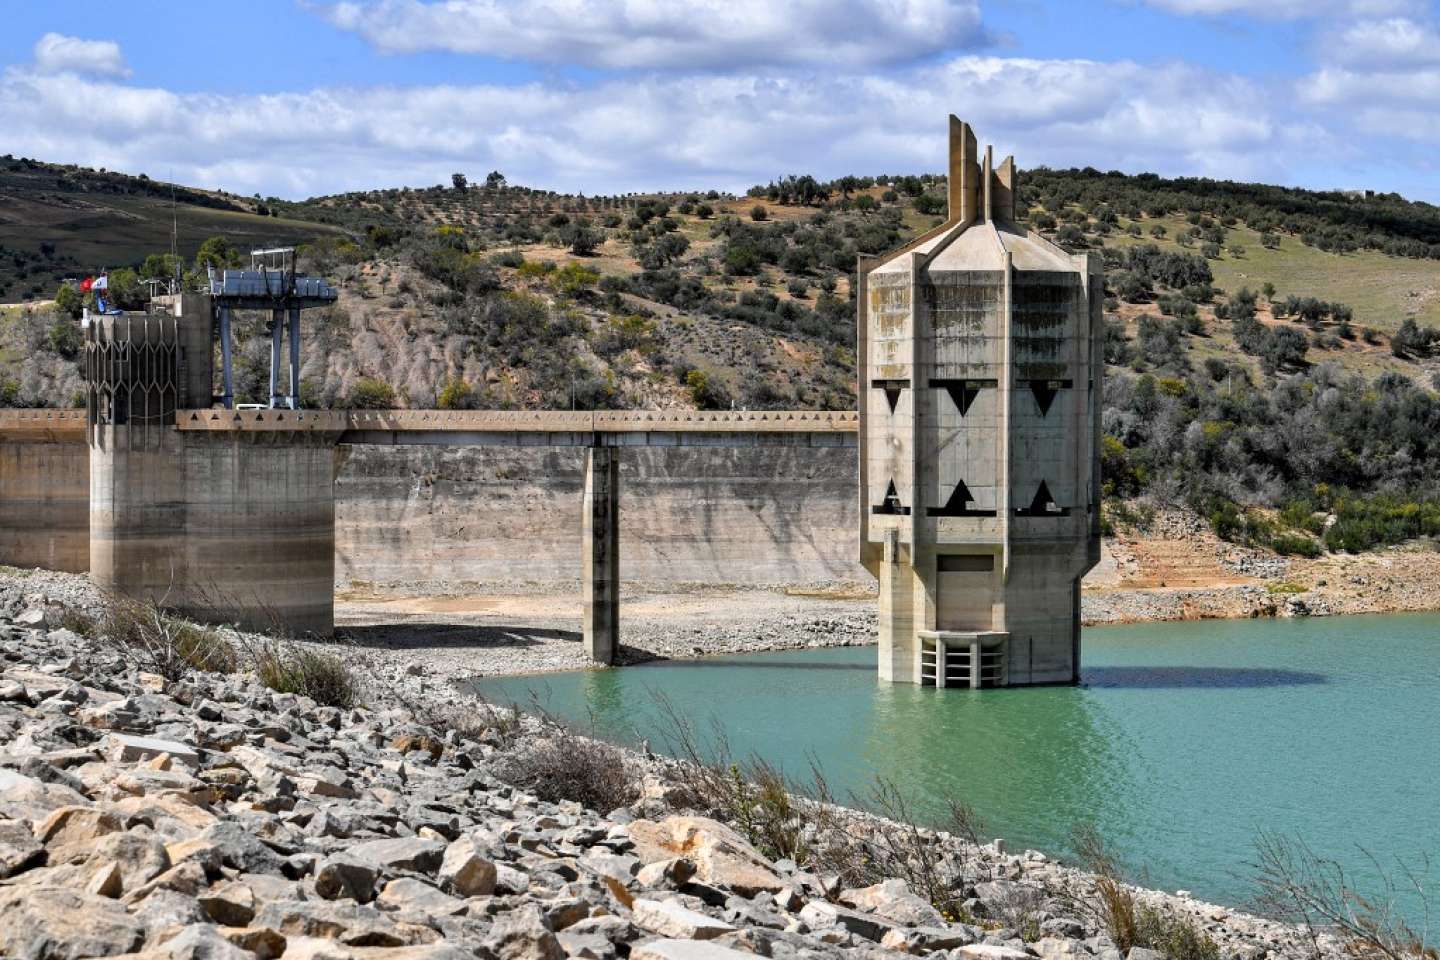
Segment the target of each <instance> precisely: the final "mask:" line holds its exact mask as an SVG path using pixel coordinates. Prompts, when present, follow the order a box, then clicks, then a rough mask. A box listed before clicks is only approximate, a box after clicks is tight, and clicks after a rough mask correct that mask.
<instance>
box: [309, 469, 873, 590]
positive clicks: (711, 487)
mask: <svg viewBox="0 0 1440 960" xmlns="http://www.w3.org/2000/svg"><path fill="white" fill-rule="evenodd" d="M342 456H343V457H344V458H345V461H344V463H343V465H342V467H341V469H340V473H339V477H338V479H337V481H336V491H335V493H336V504H335V524H336V530H335V547H336V554H337V556H336V575H337V579H338V581H339V582H340V583H341V584H342V585H343V584H349V583H362V584H373V585H375V586H376V587H381V588H384V587H395V586H401V587H404V588H406V589H407V590H415V591H419V592H439V591H445V590H447V589H453V588H454V587H455V586H457V585H463V584H465V583H475V582H504V581H511V582H514V581H540V582H546V581H550V582H553V581H557V580H573V579H576V578H578V577H579V576H580V573H581V569H580V567H581V562H580V560H581V552H580V541H581V533H582V531H581V523H580V520H581V517H580V511H581V505H582V498H583V494H584V483H583V481H584V456H585V454H584V451H583V450H579V449H566V448H550V447H546V448H534V449H518V448H505V447H487V448H465V449H460V448H444V447H415V446H408V447H407V446H397V447H368V446H366V447H359V446H357V447H346V448H343V452H342ZM619 456H620V556H621V560H620V573H621V577H622V578H624V579H625V580H632V581H634V580H639V581H647V582H710V583H741V584H757V583H811V582H817V581H823V580H834V579H843V580H862V579H868V576H867V575H865V573H864V570H863V568H862V567H861V566H860V565H859V563H857V562H856V561H855V560H854V558H853V546H852V544H853V542H854V527H855V523H856V509H857V508H856V500H855V482H856V474H855V471H856V463H855V450H854V449H853V448H843V447H837V448H794V449H791V448H776V447H769V448H720V447H716V448H693V447H691V448H660V447H647V448H636V449H624V450H621V451H620V452H619Z"/></svg>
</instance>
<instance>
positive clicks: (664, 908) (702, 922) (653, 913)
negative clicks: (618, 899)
mask: <svg viewBox="0 0 1440 960" xmlns="http://www.w3.org/2000/svg"><path fill="white" fill-rule="evenodd" d="M630 911H631V917H630V919H631V921H632V922H633V923H634V924H635V926H637V927H639V928H640V929H641V930H645V931H647V932H649V933H654V934H658V935H659V936H662V937H673V938H679V939H683V940H713V939H715V938H716V937H718V936H721V935H723V934H726V933H730V932H731V931H733V930H734V929H735V927H734V926H733V925H731V924H729V923H726V922H725V921H724V920H719V919H716V918H714V917H709V916H706V915H705V914H703V913H697V912H696V911H694V910H691V909H689V908H687V907H683V906H681V905H680V904H678V903H674V902H672V901H669V900H636V901H635V902H634V903H633V904H632V905H631V907H630Z"/></svg>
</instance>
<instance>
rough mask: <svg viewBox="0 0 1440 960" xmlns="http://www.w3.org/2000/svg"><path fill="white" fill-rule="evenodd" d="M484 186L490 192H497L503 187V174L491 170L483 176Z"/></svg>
mask: <svg viewBox="0 0 1440 960" xmlns="http://www.w3.org/2000/svg"><path fill="white" fill-rule="evenodd" d="M485 186H486V187H487V188H488V189H491V190H499V189H501V188H503V187H504V186H505V174H503V173H501V172H500V171H499V170H491V171H490V172H489V173H487V174H486V175H485Z"/></svg>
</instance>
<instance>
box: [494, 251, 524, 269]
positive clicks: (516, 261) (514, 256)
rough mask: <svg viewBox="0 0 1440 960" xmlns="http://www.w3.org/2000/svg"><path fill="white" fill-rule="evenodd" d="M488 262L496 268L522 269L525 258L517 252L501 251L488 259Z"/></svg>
mask: <svg viewBox="0 0 1440 960" xmlns="http://www.w3.org/2000/svg"><path fill="white" fill-rule="evenodd" d="M490 262H491V263H493V264H494V265H495V266H497V267H511V268H515V267H523V266H524V265H525V257H524V255H523V254H521V253H520V251H519V250H502V251H501V252H499V253H497V254H495V255H494V256H492V257H491V258H490Z"/></svg>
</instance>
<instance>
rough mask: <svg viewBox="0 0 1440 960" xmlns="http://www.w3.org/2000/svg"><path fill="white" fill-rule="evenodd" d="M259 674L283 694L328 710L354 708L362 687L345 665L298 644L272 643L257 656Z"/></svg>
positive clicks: (263, 681)
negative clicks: (305, 698)
mask: <svg viewBox="0 0 1440 960" xmlns="http://www.w3.org/2000/svg"><path fill="white" fill-rule="evenodd" d="M255 674H256V676H258V677H259V678H260V682H261V683H263V684H265V686H267V687H269V688H270V689H271V690H275V691H277V692H279V693H296V694H300V695H301V696H306V697H309V698H310V699H311V700H314V701H315V702H316V703H319V704H321V705H322V706H327V707H352V706H354V705H355V702H356V700H358V699H359V694H360V685H359V683H358V682H357V681H356V680H355V678H354V676H352V675H351V673H350V668H349V667H347V666H346V665H345V661H343V660H341V659H340V658H339V657H337V656H335V655H334V654H330V653H322V652H320V651H318V650H311V649H309V648H307V647H302V646H299V645H297V644H292V643H284V642H272V643H268V644H266V645H265V646H263V647H262V648H260V649H259V650H257V651H256V652H255Z"/></svg>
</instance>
